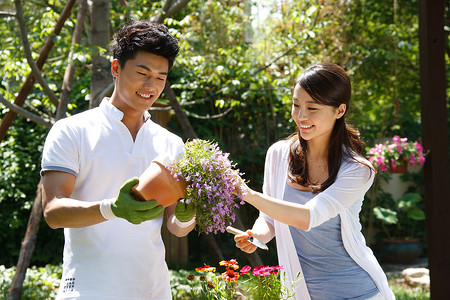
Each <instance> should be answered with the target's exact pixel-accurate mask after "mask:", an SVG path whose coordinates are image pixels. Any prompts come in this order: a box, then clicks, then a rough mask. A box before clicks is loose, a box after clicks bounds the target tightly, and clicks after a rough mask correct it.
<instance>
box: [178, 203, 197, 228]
mask: <svg viewBox="0 0 450 300" xmlns="http://www.w3.org/2000/svg"><path fill="white" fill-rule="evenodd" d="M196 213H197V211H196V210H195V206H194V203H192V202H191V203H189V204H186V203H184V202H182V201H178V203H177V206H176V207H175V211H174V215H175V217H176V218H177V219H178V220H179V221H180V222H183V223H186V222H189V221H190V220H192V218H194V217H195V215H196Z"/></svg>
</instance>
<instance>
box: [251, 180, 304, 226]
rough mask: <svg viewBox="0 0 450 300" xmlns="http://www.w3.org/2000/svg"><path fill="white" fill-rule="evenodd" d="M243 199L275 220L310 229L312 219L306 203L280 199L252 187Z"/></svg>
mask: <svg viewBox="0 0 450 300" xmlns="http://www.w3.org/2000/svg"><path fill="white" fill-rule="evenodd" d="M243 199H244V201H245V202H247V203H249V204H251V205H253V206H254V207H255V208H257V209H258V210H259V211H262V212H263V213H265V214H266V215H268V216H269V217H271V218H273V219H274V220H277V221H279V222H282V223H285V224H287V225H291V226H295V227H298V228H300V229H303V230H307V229H308V226H309V220H310V218H309V209H308V208H306V207H305V206H304V205H301V204H296V203H292V202H288V201H283V200H279V199H276V198H273V197H270V196H267V195H264V194H262V193H259V192H256V191H254V190H252V189H250V188H248V191H247V194H246V195H245V196H244V198H243ZM255 224H256V223H255Z"/></svg>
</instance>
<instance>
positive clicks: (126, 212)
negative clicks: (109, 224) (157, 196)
mask: <svg viewBox="0 0 450 300" xmlns="http://www.w3.org/2000/svg"><path fill="white" fill-rule="evenodd" d="M138 182H139V179H138V178H137V177H134V178H131V179H129V180H128V181H127V182H125V184H124V185H123V186H122V187H121V188H120V191H119V195H118V196H117V199H116V200H115V201H114V202H113V203H112V204H111V210H112V212H113V213H114V214H115V215H116V216H117V217H119V218H123V219H125V220H127V221H128V222H130V223H133V224H140V223H142V222H144V221H148V220H153V219H156V218H159V217H160V216H161V215H162V213H163V211H164V207H162V206H161V205H158V202H157V201H156V200H150V201H143V202H141V201H136V200H135V199H134V198H133V197H132V196H131V194H130V190H131V187H133V186H134V185H135V184H137V183H138Z"/></svg>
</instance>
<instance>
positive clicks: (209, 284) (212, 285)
mask: <svg viewBox="0 0 450 300" xmlns="http://www.w3.org/2000/svg"><path fill="white" fill-rule="evenodd" d="M208 287H209V288H211V289H213V290H214V289H215V288H216V286H215V285H214V283H212V282H211V281H208Z"/></svg>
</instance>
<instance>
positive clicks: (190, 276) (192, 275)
mask: <svg viewBox="0 0 450 300" xmlns="http://www.w3.org/2000/svg"><path fill="white" fill-rule="evenodd" d="M194 277H195V275H194V274H190V275H188V276H186V278H187V279H189V280H192V279H194Z"/></svg>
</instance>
